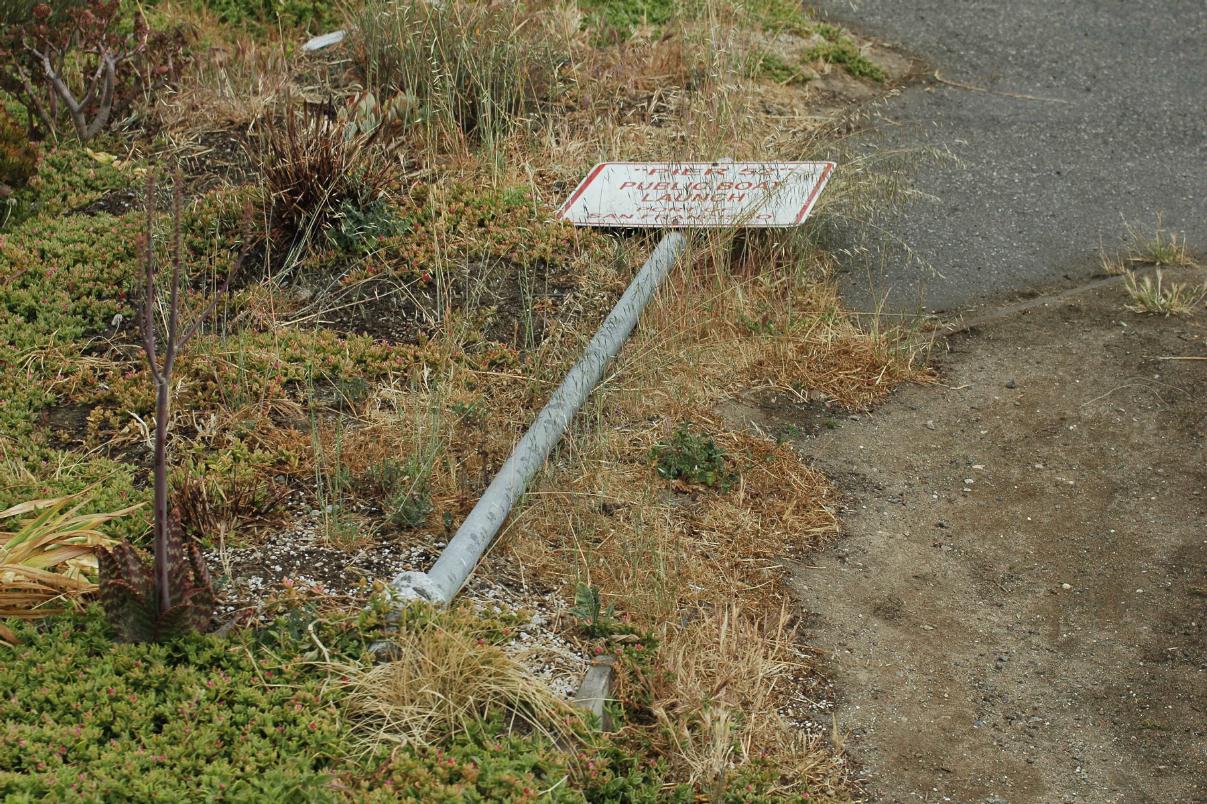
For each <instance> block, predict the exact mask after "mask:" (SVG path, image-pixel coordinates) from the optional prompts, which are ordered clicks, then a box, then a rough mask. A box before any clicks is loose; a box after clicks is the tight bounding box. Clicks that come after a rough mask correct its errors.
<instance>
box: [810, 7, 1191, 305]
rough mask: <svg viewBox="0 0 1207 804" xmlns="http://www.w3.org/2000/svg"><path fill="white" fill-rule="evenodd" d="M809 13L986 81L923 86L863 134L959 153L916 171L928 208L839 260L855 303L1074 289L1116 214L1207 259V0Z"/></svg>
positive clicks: (958, 78) (1117, 231) (972, 299)
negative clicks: (1160, 230)
mask: <svg viewBox="0 0 1207 804" xmlns="http://www.w3.org/2000/svg"><path fill="white" fill-rule="evenodd" d="M810 5H813V6H814V7H815V9H816V10H817V13H818V14H819V16H821V17H822V18H823V19H830V20H833V21H837V22H841V23H843V24H845V25H847V26H848V27H850V28H851V29H853V30H855V31H858V32H860V33H861V34H864V35H866V36H869V37H871V38H874V39H879V40H882V41H884V42H887V43H890V44H893V45H896V46H897V47H898V48H900V49H903V50H904V51H906V52H907V53H909V54H910V55H913V56H914V57H916V58H919V59H921V60H922V62H923V63H924V64H925V69H926V73H927V74H933V72H934V70H935V69H938V70H940V71H941V74H942V76H943V78H945V79H947V80H950V81H955V82H960V83H964V84H969V85H974V86H978V87H983V88H985V89H988V90H991V92H976V91H970V90H966V89H960V88H955V87H952V86H948V85H945V84H941V83H938V82H935V81H933V80H931V79H927V80H924V81H921V82H918V83H914V84H912V85H910V86H908V87H906V88H905V89H904V90H903V91H902V92H901V94H900V95H898V96H897V97H895V98H892V99H890V100H889V101H887V102H886V104H885V105H884V106H883V107H882V108H881V109H880V110H879V112H878V116H879V118H880V119H879V120H875V121H873V123H872V132H873V133H869V134H867V135H863V136H866V137H871V138H873V139H875V141H876V144H878V145H880V146H882V147H883V146H886V145H887V146H894V147H895V146H906V147H921V148H946V149H948V150H949V151H950V152H951V153H952V154H953V155H954V156H955V157H956V158H957V159H958V162H957V161H954V160H949V161H930V162H923V163H922V164H920V166H919V168H918V172H917V174H916V176H915V177H914V186H915V188H916V189H917V190H919V191H921V192H923V193H926V194H929V195H932V196H936V197H937V199H938V200H937V201H912V202H910V203H909V204H907V205H906V207H905V208H904V209H902V210H901V211H900V212H897V213H893V214H892V215H891V216H890V217H889V219H888V220H887V221H886V223H885V230H886V235H884V236H875V239H874V241H873V242H872V243H871V244H870V245H871V249H870V251H869V253H868V254H867V255H866V256H865V257H864V258H863V259H862V260H853V261H851V265H850V271H849V273H848V274H847V276H846V277H845V280H844V282H845V288H844V292H845V294H846V295H847V297H848V299H849V300H850V301H852V302H853V303H854V304H856V305H867V304H869V303H870V301H871V300H872V299H875V298H880V297H887V301H888V307H889V308H890V309H895V310H899V311H909V312H912V311H915V310H917V309H918V307H919V306H920V304H924V305H925V307H926V309H927V311H932V310H952V309H964V308H967V307H969V306H975V305H978V304H980V303H983V302H988V301H993V300H999V299H1001V298H1003V297H1009V296H1011V295H1014V294H1016V293H1018V292H1025V291H1028V290H1032V289H1038V288H1043V287H1050V286H1053V285H1058V284H1062V283H1067V282H1069V281H1080V280H1083V279H1085V278H1087V277H1089V276H1091V275H1092V274H1093V273H1094V272H1095V269H1096V266H1097V262H1096V255H1097V253H1098V250H1099V247H1100V245H1105V246H1107V247H1108V248H1113V247H1117V246H1118V245H1119V244H1120V238H1121V235H1122V234H1123V230H1124V222H1125V221H1127V222H1131V223H1138V224H1146V225H1148V226H1150V227H1152V226H1153V225H1154V224H1155V221H1156V215H1157V213H1158V212H1163V213H1164V221H1165V224H1166V226H1167V227H1168V228H1171V229H1173V230H1176V231H1181V232H1185V233H1186V235H1187V236H1188V238H1189V241H1190V244H1191V246H1192V249H1194V250H1196V251H1198V252H1199V253H1204V252H1207V2H1204V0H1165V1H1164V2H1162V1H1161V0H1063V1H1061V0H1010V2H1002V0H858V2H856V3H852V2H850V0H813V2H811V3H810ZM994 93H1000V94H994ZM1005 93H1013V94H1015V95H1019V94H1021V95H1033V96H1042V97H1046V98H1055V99H1058V101H1060V102H1054V101H1043V100H1028V99H1024V98H1019V97H1011V96H1010V95H1009V94H1005ZM902 244H907V245H908V247H909V248H911V249H913V250H914V252H916V255H917V257H918V259H915V260H911V259H910V258H909V256H908V255H907V254H906V249H905V247H904V246H903V245H902ZM865 245H866V244H865ZM919 260H921V262H923V263H925V264H927V265H929V266H930V267H931V268H932V269H933V270H934V271H937V272H939V273H940V274H942V277H939V276H935V275H933V274H932V273H931V272H930V271H928V270H927V269H926V268H924V267H922V266H920V265H919ZM921 299H924V302H920V300H921Z"/></svg>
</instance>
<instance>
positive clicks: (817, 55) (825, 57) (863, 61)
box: [804, 26, 888, 81]
mask: <svg viewBox="0 0 1207 804" xmlns="http://www.w3.org/2000/svg"><path fill="white" fill-rule="evenodd" d="M827 34H829V35H828V36H827ZM822 35H823V36H825V37H826V40H827V41H825V42H824V43H822V44H819V45H817V46H816V47H813V48H811V49H810V50H809V52H808V53H806V54H805V57H804V59H805V61H824V62H829V63H830V64H838V65H841V66H842V67H843V68H844V69H845V70H846V71H847V72H848V73H850V74H851V75H853V76H855V77H856V78H868V79H870V80H872V81H887V80H888V73H886V72H885V71H884V68H883V67H881V66H880V65H878V64H876V63H875V62H873V61H872V60H871V59H869V58H868V57H867V56H865V55H863V52H862V51H860V49H859V45H857V44H855V41H854V40H853V39H851V38H850V37H849V36H846V35H845V34H842V33H841V32H840V31H838V29H837V28H833V27H832V26H826V29H825V32H823V33H822Z"/></svg>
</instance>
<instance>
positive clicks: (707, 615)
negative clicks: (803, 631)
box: [652, 603, 846, 795]
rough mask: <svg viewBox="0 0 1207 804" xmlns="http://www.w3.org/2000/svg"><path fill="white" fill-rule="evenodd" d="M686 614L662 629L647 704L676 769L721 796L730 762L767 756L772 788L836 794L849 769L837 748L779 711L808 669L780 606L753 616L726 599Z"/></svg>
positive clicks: (775, 791) (777, 791) (734, 764)
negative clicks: (658, 666)
mask: <svg viewBox="0 0 1207 804" xmlns="http://www.w3.org/2000/svg"><path fill="white" fill-rule="evenodd" d="M692 614H693V616H692V618H691V621H690V622H689V623H688V624H687V625H684V626H677V625H670V624H668V625H664V626H663V627H662V630H661V633H662V639H663V641H664V645H665V647H664V648H663V651H662V654H661V658H662V662H663V669H664V670H665V673H664V675H662V676H661V683H660V685H657V686H656V688H655V690H654V693H655V701H654V704H653V707H652V708H653V712H654V714H655V716H656V717H657V719H658V721H659V722H660V723H661V724H662V726H663V733H662V737H663V739H664V740H666V741H667V743H668V745H667V749H666V755H667V756H668V757H671V761H672V762H675V763H677V764H678V765H679V766H680V768H681V773H682V775H683V776H684V777H685V778H687V779H689V780H690V781H691V782H692V783H693V784H694V785H696V786H697V787H698V788H700V789H703V790H706V791H713V792H714V793H720V792H723V791H724V789H725V781H726V776H727V775H728V774H730V773H731V772H732V770H733V769H734V768H735V767H740V766H741V765H743V764H746V763H749V762H751V761H752V760H757V759H762V760H768V759H769V760H771V761H773V762H774V764H775V765H776V766H777V767H778V768H780V769H781V776H780V781H779V784H778V785H777V786H776V787H773V788H772V789H770V790H768V791H767V792H768V794H769V795H777V794H778V795H789V794H792V793H800V792H803V791H806V790H808V791H810V792H812V793H813V794H815V795H816V794H817V793H819V792H825V793H829V794H835V793H838V792H839V791H841V790H842V789H843V783H844V782H843V777H844V774H845V772H846V769H845V768H844V767H843V765H842V763H841V761H839V760H838V759H837V758H836V757H835V756H834V754H833V748H834V746H831V745H826V744H825V743H824V742H823V741H822V740H821V739H820V738H817V737H810V736H808V735H805V734H803V733H801V732H799V731H797V730H796V729H795V728H794V727H793V726H791V725H790V724H789V723H787V722H786V721H785V720H784V718H783V717H782V716H781V715H780V712H779V710H780V707H781V706H782V705H783V703H784V700H785V698H787V697H791V695H792V692H793V684H794V682H793V675H794V674H795V673H798V672H800V671H801V670H803V669H806V667H807V665H805V664H804V662H803V660H802V658H801V655H800V652H799V651H798V650H797V649H796V635H795V633H794V632H793V630H792V628H791V627H790V626H789V618H788V616H787V614H786V612H785V610H783V609H781V610H780V612H779V613H778V614H774V613H770V614H751V613H749V612H747V611H745V610H744V609H743V608H742V606H741V605H740V604H737V603H730V604H723V605H720V606H717V607H715V608H713V609H712V610H698V611H695V612H692Z"/></svg>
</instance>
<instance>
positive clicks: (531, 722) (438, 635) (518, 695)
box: [332, 610, 578, 746]
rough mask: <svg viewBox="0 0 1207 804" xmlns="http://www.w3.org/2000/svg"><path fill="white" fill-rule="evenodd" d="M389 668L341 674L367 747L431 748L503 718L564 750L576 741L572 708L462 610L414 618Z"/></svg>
mask: <svg viewBox="0 0 1207 804" xmlns="http://www.w3.org/2000/svg"><path fill="white" fill-rule="evenodd" d="M407 616H408V617H409V618H410V619H409V621H408V622H407V623H405V624H403V626H402V627H401V628H399V629H398V631H397V632H396V633H395V634H393V635H392V637H391V653H390V656H389V658H388V660H387V661H385V662H382V663H380V664H369V665H363V666H356V667H347V666H342V665H341V666H336V667H333V668H332V670H333V673H335V674H339V675H340V676H342V677H343V678H345V679H346V681H345V682H344V688H343V696H342V697H343V701H344V704H345V706H346V708H347V711H348V713H349V715H350V716H351V717H352V719H353V721H354V722H355V723H356V725H357V727H358V728H359V729H361V730H362V733H363V734H364V737H365V739H366V741H368V742H373V743H379V742H382V741H386V742H396V743H402V744H409V745H421V746H426V745H433V744H437V743H440V742H441V741H444V740H446V739H448V738H450V737H452V736H454V735H457V734H459V733H463V732H466V731H468V730H469V729H471V728H472V727H473V725H474V724H475V723H479V722H481V721H482V720H487V719H491V718H496V717H500V718H503V720H504V721H505V722H509V723H510V724H511V726H512V728H520V729H522V730H532V731H536V732H538V733H541V734H544V735H545V736H547V737H548V738H549V739H551V740H554V741H556V742H559V743H561V744H569V743H571V742H573V741H575V740H576V729H575V727H576V725H577V723H578V718H577V716H576V715H574V714H573V712H572V711H571V710H570V707H569V705H568V704H566V703H565V702H564V701H562V700H561V699H560V698H558V697H557V696H556V695H554V694H553V693H552V692H551V691H550V690H549V688H548V687H547V686H545V685H544V684H543V683H542V682H540V681H538V680H536V679H535V678H534V677H533V676H532V675H531V673H530V672H529V671H528V670H527V669H525V668H524V667H523V666H522V665H520V664H519V663H518V662H516V660H514V659H512V658H511V657H510V656H508V655H507V654H506V653H505V652H504V651H503V650H502V649H501V648H499V647H498V646H497V645H494V644H492V642H491V635H490V633H489V632H488V631H487V630H486V629H485V628H483V626H482V624H481V621H480V620H478V619H477V618H476V617H474V616H472V615H468V614H466V613H465V612H462V611H459V610H453V611H447V612H428V611H426V610H411V611H410V612H408V615H407Z"/></svg>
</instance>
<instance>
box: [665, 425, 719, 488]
mask: <svg viewBox="0 0 1207 804" xmlns="http://www.w3.org/2000/svg"><path fill="white" fill-rule="evenodd" d="M650 454H651V457H652V458H653V460H654V468H655V470H656V471H657V472H658V474H659V475H661V476H662V477H665V478H666V479H668V480H680V481H683V482H684V483H692V484H695V485H700V486H707V487H709V488H717V489H721V490H725V489H728V488H729V487H730V486H732V485H733V483H734V481H735V480H737V476H736V475H735V474H734V472H732V471H731V470H730V468H729V459H728V456H726V455H725V452H724V450H722V449H721V448H720V447H718V446H717V443H716V442H715V441H713V440H712V439H711V438H709V437H708V436H707V435H705V434H703V433H698V432H696V431H695V430H694V429H692V428H691V427H690V426H688V425H686V424H684V425H680V426H679V427H678V428H676V429H675V433H674V435H672V436H671V437H670V440H669V441H665V442H663V443H660V444H655V445H654V447H653V449H652V450H651V451H650Z"/></svg>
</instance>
